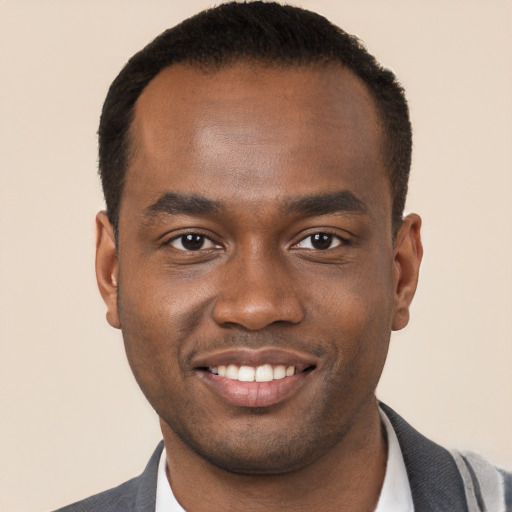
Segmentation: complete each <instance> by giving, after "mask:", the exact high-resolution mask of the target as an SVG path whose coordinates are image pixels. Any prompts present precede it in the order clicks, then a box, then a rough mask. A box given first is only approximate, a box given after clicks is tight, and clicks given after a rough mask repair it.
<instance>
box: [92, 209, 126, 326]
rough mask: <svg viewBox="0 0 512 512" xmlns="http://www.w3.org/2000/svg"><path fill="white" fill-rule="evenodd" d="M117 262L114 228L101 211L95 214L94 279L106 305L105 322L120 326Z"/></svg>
mask: <svg viewBox="0 0 512 512" xmlns="http://www.w3.org/2000/svg"><path fill="white" fill-rule="evenodd" d="M118 277H119V263H118V260H117V251H116V238H115V235H114V228H113V227H112V225H111V224H110V222H109V220H108V217H107V214H106V213H105V212H103V211H101V212H99V213H98V215H96V280H97V282H98V288H99V289H100V293H101V296H102V297H103V300H104V301H105V304H106V305H107V322H108V323H109V324H110V325H111V326H112V327H115V328H117V329H120V328H121V323H120V321H119V314H118V310H117V283H118Z"/></svg>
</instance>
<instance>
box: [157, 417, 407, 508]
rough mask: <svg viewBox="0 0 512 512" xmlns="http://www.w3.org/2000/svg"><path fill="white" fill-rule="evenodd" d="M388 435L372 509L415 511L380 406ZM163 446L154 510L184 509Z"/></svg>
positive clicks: (401, 461) (399, 453)
mask: <svg viewBox="0 0 512 512" xmlns="http://www.w3.org/2000/svg"><path fill="white" fill-rule="evenodd" d="M379 411H380V415H381V419H382V422H383V424H384V426H385V427H386V433H387V436H388V460H387V463H386V474H385V476H384V483H383V484H382V489H381V492H380V497H379V501H378V503H377V508H376V509H375V512H414V505H413V502H412V494H411V486H410V485H409V479H408V478H407V471H406V469H405V463H404V459H403V457H402V451H401V450H400V446H399V444H398V439H397V437H396V434H395V431H394V430H393V427H392V426H391V423H390V421H389V420H388V417H387V416H386V414H385V413H384V411H382V409H379ZM166 464H167V458H166V452H165V448H164V449H163V451H162V455H161V456H160V463H159V465H158V480H157V485H156V506H155V512H186V511H185V509H183V508H182V507H181V505H180V504H179V503H178V501H177V500H176V498H175V497H174V494H173V492H172V490H171V486H170V485H169V481H168V480H167V473H166Z"/></svg>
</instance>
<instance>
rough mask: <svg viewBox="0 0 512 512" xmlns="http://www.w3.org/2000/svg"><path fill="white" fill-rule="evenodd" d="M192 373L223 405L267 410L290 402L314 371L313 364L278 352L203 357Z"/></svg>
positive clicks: (245, 351)
mask: <svg viewBox="0 0 512 512" xmlns="http://www.w3.org/2000/svg"><path fill="white" fill-rule="evenodd" d="M197 363H199V364H196V365H195V370H196V372H197V374H198V375H199V376H200V377H201V380H202V381H203V382H204V383H205V384H206V386H207V387H208V388H209V389H210V390H211V391H213V392H214V394H215V395H217V396H218V397H220V398H221V399H222V400H223V401H226V402H229V403H230V404H233V405H237V406H242V407H268V406H270V405H275V404H277V403H279V402H282V401H284V400H287V399H289V398H291V397H292V396H293V395H294V394H295V393H297V392H298V391H299V389H300V388H301V387H302V386H303V385H304V384H305V383H306V381H307V380H308V377H309V376H310V375H311V374H312V373H313V372H314V370H316V368H317V365H318V363H317V361H315V360H314V359H313V358H308V357H307V356H304V355H299V354H295V353H291V352H285V351H281V350H273V349H271V350H262V351H248V350H233V351H228V352H222V353H216V354H210V355H205V356H202V357H201V358H200V361H197Z"/></svg>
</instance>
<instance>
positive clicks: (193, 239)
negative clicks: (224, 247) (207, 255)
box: [169, 233, 219, 251]
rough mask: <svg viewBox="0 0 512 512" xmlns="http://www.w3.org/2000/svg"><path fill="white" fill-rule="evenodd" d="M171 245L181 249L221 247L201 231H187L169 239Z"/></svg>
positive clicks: (196, 249)
mask: <svg viewBox="0 0 512 512" xmlns="http://www.w3.org/2000/svg"><path fill="white" fill-rule="evenodd" d="M169 245H170V246H171V247H174V248H175V249H178V250H180V251H200V250H204V249H215V248H216V247H219V246H218V245H217V244H215V243H214V242H212V241H211V240H210V239H209V238H207V237H206V236H204V235H201V234H199V233H187V234H185V235H180V236H177V237H176V238H173V239H172V240H170V241H169Z"/></svg>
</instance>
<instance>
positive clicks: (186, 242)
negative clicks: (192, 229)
mask: <svg viewBox="0 0 512 512" xmlns="http://www.w3.org/2000/svg"><path fill="white" fill-rule="evenodd" d="M181 243H182V244H183V247H185V249H188V250H189V251H197V250H199V249H201V247H202V246H203V243H204V236H203V235H194V234H188V235H183V237H182V239H181Z"/></svg>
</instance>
